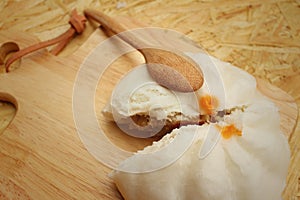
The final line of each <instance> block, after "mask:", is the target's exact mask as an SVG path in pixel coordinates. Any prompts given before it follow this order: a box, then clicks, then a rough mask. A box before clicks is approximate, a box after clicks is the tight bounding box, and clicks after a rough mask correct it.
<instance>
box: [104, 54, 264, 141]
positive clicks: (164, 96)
mask: <svg viewBox="0 0 300 200" xmlns="http://www.w3.org/2000/svg"><path fill="white" fill-rule="evenodd" d="M187 55H188V56H190V57H191V58H192V59H194V61H196V62H197V63H198V64H199V66H201V69H202V71H203V75H204V85H203V86H202V88H201V89H199V90H198V91H196V92H192V93H180V92H176V91H172V90H169V89H168V88H165V87H163V86H160V85H159V84H157V83H156V82H155V81H154V80H153V79H152V78H151V76H150V75H149V73H148V71H147V67H146V65H143V66H140V67H136V68H135V69H133V70H132V71H131V72H129V73H128V74H127V75H126V76H125V77H123V79H122V80H121V81H120V82H119V83H118V85H117V86H116V88H115V89H114V92H113V95H112V96H111V100H110V101H109V102H108V103H107V105H106V106H105V108H104V109H103V114H104V116H105V117H106V118H107V119H109V120H111V121H115V122H117V123H118V124H119V125H120V126H122V127H126V128H127V129H128V130H127V131H129V132H130V131H134V130H137V131H141V132H143V131H145V132H147V131H148V130H153V128H154V127H158V126H159V127H161V126H163V128H162V129H161V130H160V132H158V133H156V134H157V135H160V136H162V135H164V134H165V133H167V132H170V131H171V130H172V129H174V128H177V127H179V126H180V124H198V125H201V124H204V123H207V122H209V121H210V117H209V116H207V115H210V114H211V112H212V111H221V110H228V111H230V109H232V108H234V107H237V106H244V105H248V104H250V103H251V102H252V101H253V100H254V99H257V98H259V96H260V95H259V93H258V92H257V90H256V80H255V78H254V77H252V76H251V75H249V74H248V73H246V72H244V71H243V70H241V69H239V68H237V67H234V66H232V65H231V64H229V63H226V62H223V61H220V60H218V59H216V58H214V57H211V56H208V55H206V54H203V53H199V54H187ZM174 81H176V80H174ZM199 115H201V116H199Z"/></svg>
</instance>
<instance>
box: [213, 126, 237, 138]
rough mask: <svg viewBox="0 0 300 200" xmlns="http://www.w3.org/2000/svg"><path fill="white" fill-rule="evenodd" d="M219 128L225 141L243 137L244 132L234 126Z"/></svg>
mask: <svg viewBox="0 0 300 200" xmlns="http://www.w3.org/2000/svg"><path fill="white" fill-rule="evenodd" d="M217 128H218V129H219V130H220V132H221V135H222V137H223V138H224V139H229V138H231V137H232V136H234V135H236V136H242V131H240V130H239V129H237V128H236V127H235V126H234V125H233V124H230V125H228V126H224V127H221V126H218V125H217Z"/></svg>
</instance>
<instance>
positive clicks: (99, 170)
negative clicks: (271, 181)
mask: <svg viewBox="0 0 300 200" xmlns="http://www.w3.org/2000/svg"><path fill="white" fill-rule="evenodd" d="M106 38H107V36H106V35H105V34H104V32H103V31H101V30H100V29H99V30H96V31H95V32H94V33H93V34H92V35H91V36H90V38H89V39H88V40H87V41H86V42H85V44H84V45H83V46H81V47H80V48H79V49H78V50H77V51H76V52H75V53H74V54H72V55H70V56H67V57H56V56H53V55H50V54H49V53H48V52H47V51H46V50H42V51H39V52H37V53H33V54H31V55H28V56H26V57H24V58H23V59H22V61H21V65H20V67H19V68H18V69H16V70H14V71H12V72H11V73H8V74H0V99H1V100H7V101H10V102H12V103H14V104H15V106H16V107H17V113H16V116H15V118H14V120H13V121H12V123H11V124H10V125H9V126H8V128H7V129H6V130H5V131H4V133H3V134H2V135H1V136H0V199H2V197H5V196H6V197H15V198H17V199H121V198H122V197H121V195H120V194H119V193H118V191H117V189H116V187H115V186H114V184H113V182H112V181H111V179H110V178H109V177H108V176H107V174H108V173H109V172H110V171H111V169H110V168H108V167H106V166H105V165H103V164H102V163H101V162H99V161H97V160H96V159H95V158H94V157H93V156H92V155H91V154H90V153H89V152H88V151H87V150H86V148H85V146H84V145H83V143H82V141H81V140H80V137H79V135H78V133H77V130H76V126H75V123H74V118H73V114H74V113H73V110H72V101H73V99H72V97H73V87H74V83H75V80H76V76H77V72H78V70H79V67H80V65H81V63H82V62H83V61H84V59H85V58H86V57H87V55H88V54H89V52H90V51H92V50H93V49H94V48H95V47H96V45H97V44H99V43H100V42H101V41H103V40H105V39H106ZM7 41H15V42H17V43H18V44H19V45H20V46H21V48H22V47H26V46H28V45H31V44H33V43H36V42H37V39H36V38H34V37H33V36H30V35H26V34H23V33H18V32H17V31H10V32H8V31H5V32H1V33H0V43H3V42H7ZM108 51H109V49H103V52H108ZM91 62H92V63H93V62H94V64H97V63H98V62H101V60H97V59H95V60H92V61H91ZM142 62H143V58H142V57H141V55H140V54H139V53H137V52H132V53H129V54H127V55H125V56H123V57H121V58H120V59H117V60H116V61H115V62H114V63H113V64H112V65H111V66H110V67H109V68H108V69H107V70H106V71H105V72H104V73H103V76H102V78H101V79H100V80H99V82H98V87H97V89H96V98H95V108H96V115H97V119H98V121H99V123H100V125H101V126H102V127H103V129H104V131H105V132H106V133H107V136H108V138H110V139H111V140H112V142H113V143H115V144H116V145H118V146H120V147H121V148H124V149H126V150H130V151H134V150H137V149H141V148H143V146H145V145H148V144H150V142H151V140H142V139H136V138H131V137H129V136H127V135H125V134H122V132H121V131H120V130H119V129H118V128H117V127H116V126H115V125H114V124H113V123H110V122H107V121H105V119H103V116H102V115H101V109H102V108H103V106H104V105H105V103H106V101H107V100H108V99H109V96H110V95H111V92H112V90H113V87H114V85H115V84H116V83H117V82H118V80H119V79H120V78H121V77H122V76H123V75H124V74H125V73H126V72H128V71H129V70H130V69H132V68H133V67H134V66H136V65H137V64H140V63H142ZM87 78H88V77H87ZM258 88H259V90H260V91H262V92H263V93H264V94H265V95H267V96H268V97H269V98H270V99H271V100H272V101H274V102H275V103H276V104H277V105H278V106H279V108H280V114H281V128H282V130H283V131H284V133H285V134H286V135H287V137H289V136H290V135H291V134H292V132H293V129H294V127H295V123H296V120H297V113H298V112H297V106H296V104H295V102H294V100H293V99H292V98H291V97H290V96H289V95H288V94H286V93H285V92H284V91H282V90H280V89H278V88H276V87H274V86H272V85H269V84H266V83H265V82H263V81H262V80H258ZM83 103H84V102H83ZM83 112H84V110H83ZM91 134H92V133H91ZM100 148H101V147H100ZM103 152H105V149H103ZM106 154H107V152H106ZM107 156H108V157H109V156H111V155H109V153H108V154H107Z"/></svg>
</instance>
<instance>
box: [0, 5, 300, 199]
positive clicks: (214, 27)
mask: <svg viewBox="0 0 300 200" xmlns="http://www.w3.org/2000/svg"><path fill="white" fill-rule="evenodd" d="M87 7H91V8H95V9H99V10H101V11H103V12H105V13H106V14H109V15H112V16H117V15H124V16H129V17H132V18H136V19H138V20H140V21H142V22H144V23H147V24H150V25H153V26H158V27H164V28H171V29H175V30H177V31H180V32H182V33H184V34H186V35H187V36H188V37H190V38H191V39H193V40H194V41H196V42H197V43H198V44H199V45H200V46H202V47H203V48H204V49H205V50H206V51H207V52H208V53H210V54H211V55H214V56H215V57H218V58H220V59H222V60H224V61H228V62H231V63H233V64H234V65H236V66H238V67H240V68H243V69H245V70H246V71H248V72H249V73H251V74H253V75H255V76H258V77H260V78H263V79H265V80H268V81H269V82H271V83H272V84H274V85H276V86H278V87H280V88H281V89H283V90H285V91H286V92H288V93H289V94H290V95H291V96H293V97H294V99H295V100H296V101H297V104H298V106H299V107H300V1H299V0H294V1H285V0H282V1H280V0H264V1H261V0H252V1H239V0H228V1H226V0H220V1H210V0H199V1H191V0H179V1H171V0H164V1H148V0H123V1H110V0H77V1H75V0H50V1H48V0H1V1H0V30H1V31H5V30H8V29H11V28H13V29H14V30H20V31H22V32H27V33H29V34H32V35H35V36H36V37H38V38H39V39H40V40H46V39H50V38H52V37H53V36H55V35H58V34H60V33H62V32H64V31H65V30H66V29H68V27H69V25H68V19H69V14H70V11H71V10H72V9H73V8H77V10H78V11H79V12H82V11H83V9H84V8H87ZM94 29H95V26H92V25H91V24H88V26H87V29H86V31H85V33H84V34H83V35H82V36H80V37H78V38H76V39H75V40H73V41H72V43H71V44H69V45H68V47H67V48H66V49H65V50H64V51H63V52H62V53H61V54H60V55H59V56H64V55H67V54H70V53H72V52H74V51H75V50H76V48H77V47H78V46H80V45H81V44H82V43H83V42H84V41H85V40H86V39H87V38H88V36H89V34H90V33H91V32H92V31H93V30H94ZM0 77H1V76H0ZM14 112H15V111H14V108H13V107H12V106H11V105H9V104H7V103H4V102H1V103H0V133H1V132H2V131H3V130H4V128H5V127H6V125H7V124H8V122H9V120H10V119H11V118H12V116H13V115H14ZM289 142H290V147H291V155H292V158H291V163H290V168H289V174H288V177H287V186H286V189H285V191H284V193H283V197H284V199H285V200H299V199H300V123H299V120H298V125H297V127H296V129H295V133H294V134H293V136H292V137H291V138H290V140H289Z"/></svg>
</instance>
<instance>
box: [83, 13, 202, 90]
mask: <svg viewBox="0 0 300 200" xmlns="http://www.w3.org/2000/svg"><path fill="white" fill-rule="evenodd" d="M84 14H85V15H86V17H88V18H91V19H93V20H95V21H97V22H98V23H100V24H101V25H102V26H103V27H104V28H106V29H107V30H110V31H111V32H113V33H115V34H118V33H121V32H124V31H126V29H125V28H123V27H122V25H121V24H120V23H118V22H117V21H116V20H114V19H112V18H111V17H109V16H107V15H105V14H104V13H102V12H99V11H96V10H92V9H86V10H85V11H84ZM118 36H119V37H120V38H121V39H122V40H124V41H126V42H127V43H129V44H130V45H131V46H133V47H134V48H136V49H137V50H138V51H140V52H141V53H142V54H143V56H144V57H145V61H146V63H147V69H148V72H149V73H150V75H151V77H152V78H153V79H154V80H155V81H156V82H157V83H158V84H160V85H163V86H165V87H167V88H169V89H171V90H176V91H179V92H193V91H196V90H198V89H199V88H201V86H202V85H203V73H202V71H201V69H200V67H199V66H198V64H197V63H195V62H194V61H193V60H192V59H190V58H189V57H187V56H185V55H184V54H182V53H180V52H176V53H175V52H174V51H170V50H165V49H158V48H155V47H151V46H150V47H149V48H140V47H141V46H146V45H145V43H144V42H143V41H142V40H141V39H139V38H138V37H136V36H134V35H133V34H132V33H130V32H127V33H126V34H121V35H118ZM148 46H149V45H148Z"/></svg>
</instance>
